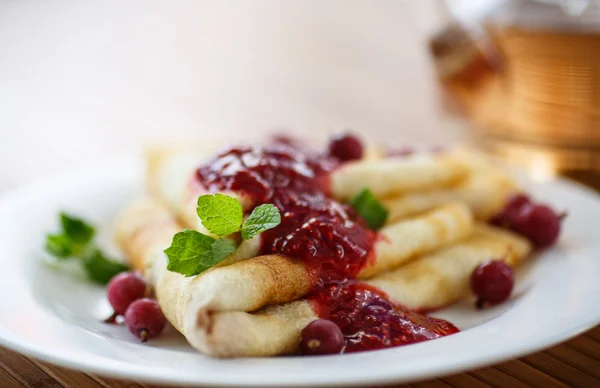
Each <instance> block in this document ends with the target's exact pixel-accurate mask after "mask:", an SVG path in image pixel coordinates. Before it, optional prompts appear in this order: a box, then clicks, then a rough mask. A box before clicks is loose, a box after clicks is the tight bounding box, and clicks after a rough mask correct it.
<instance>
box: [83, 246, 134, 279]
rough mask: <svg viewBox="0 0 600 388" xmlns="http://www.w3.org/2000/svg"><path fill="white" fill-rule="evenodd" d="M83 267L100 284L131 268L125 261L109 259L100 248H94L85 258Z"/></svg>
mask: <svg viewBox="0 0 600 388" xmlns="http://www.w3.org/2000/svg"><path fill="white" fill-rule="evenodd" d="M83 267H84V268H85V270H86V272H87V274H88V277H89V278H90V279H91V280H93V281H95V282H97V283H100V284H106V283H108V282H109V281H110V279H112V278H113V276H115V275H116V274H118V273H120V272H124V271H127V270H128V269H129V267H128V266H126V265H125V264H123V263H120V262H118V261H115V260H112V259H109V258H108V257H106V256H105V255H104V253H102V251H100V250H99V249H96V250H92V251H90V252H89V253H88V254H86V256H85V257H84V258H83Z"/></svg>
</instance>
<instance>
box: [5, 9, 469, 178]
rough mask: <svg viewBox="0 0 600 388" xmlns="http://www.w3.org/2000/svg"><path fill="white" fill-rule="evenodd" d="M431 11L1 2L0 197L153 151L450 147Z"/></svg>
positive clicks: (451, 134) (451, 136)
mask: <svg viewBox="0 0 600 388" xmlns="http://www.w3.org/2000/svg"><path fill="white" fill-rule="evenodd" d="M429 3H430V2H423V1H410V0H405V1H402V0H362V1H361V0H325V1H324V0H285V1H281V0H237V1H234V0H221V1H217V0H214V1H206V0H205V1H191V0H190V1H170V2H165V1H148V0H137V1H97V2H81V1H58V0H55V1H4V2H2V1H0V53H1V58H0V190H2V189H6V188H9V187H12V186H15V185H17V184H18V183H21V182H26V181H28V180H30V179H34V178H36V177H39V176H41V175H44V174H46V173H50V172H54V171H57V170H62V169H64V168H65V167H68V166H69V165H72V164H73V163H79V162H85V161H88V160H97V159H100V158H103V157H110V155H111V154H116V153H123V152H129V151H131V150H136V149H139V148H140V147H141V145H142V144H143V143H144V141H146V140H156V139H161V138H167V139H183V138H189V137H195V138H208V137H216V136H223V135H229V136H236V137H251V136H254V135H256V134H257V133H259V132H260V131H263V130H264V129H268V128H272V127H276V126H286V127H290V128H297V129H301V130H302V131H303V132H305V133H308V134H312V135H314V136H321V137H323V136H326V135H327V133H328V132H329V131H331V130H335V129H338V128H343V127H353V128H356V129H357V130H359V131H362V132H363V133H365V134H368V135H371V134H372V135H373V136H376V137H379V138H384V139H387V138H390V137H393V138H396V139H409V140H411V141H429V140H433V141H436V140H437V141H440V140H441V139H445V138H448V139H455V138H457V137H459V136H460V135H461V132H460V130H458V131H457V130H456V129H450V128H446V127H444V126H445V125H446V124H445V123H444V121H443V119H442V118H441V117H440V115H439V114H437V113H436V110H435V106H434V104H435V87H434V81H433V77H432V73H431V71H432V70H431V67H430V64H429V62H428V58H427V56H426V51H425V47H424V44H423V35H424V34H423V31H425V30H427V29H428V28H429V27H431V25H432V20H433V19H431V17H430V11H431V8H430V4H429Z"/></svg>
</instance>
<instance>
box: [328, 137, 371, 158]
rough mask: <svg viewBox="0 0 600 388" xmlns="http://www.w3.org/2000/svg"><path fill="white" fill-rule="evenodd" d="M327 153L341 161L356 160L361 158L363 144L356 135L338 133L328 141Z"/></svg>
mask: <svg viewBox="0 0 600 388" xmlns="http://www.w3.org/2000/svg"><path fill="white" fill-rule="evenodd" d="M329 155H330V156H333V157H334V158H337V159H339V160H341V161H343V162H347V161H349V160H357V159H360V158H362V155H363V145H362V143H361V142H360V140H359V139H358V138H357V137H356V136H353V135H349V134H344V135H338V136H335V137H334V138H333V139H331V141H330V142H329Z"/></svg>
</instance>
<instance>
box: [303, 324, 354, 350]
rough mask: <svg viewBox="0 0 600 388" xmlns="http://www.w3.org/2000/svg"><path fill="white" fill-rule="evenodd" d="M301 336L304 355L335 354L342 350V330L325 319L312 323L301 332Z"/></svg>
mask: <svg viewBox="0 0 600 388" xmlns="http://www.w3.org/2000/svg"><path fill="white" fill-rule="evenodd" d="M301 336H302V338H301V340H300V346H301V347H302V352H303V353H304V354H336V353H340V352H341V351H342V349H343V348H344V335H343V334H342V330H341V329H340V328H339V327H338V326H337V325H336V324H335V323H333V322H331V321H329V320H327V319H317V320H316V321H312V322H311V323H309V324H308V325H307V326H306V327H305V328H304V330H302V334H301Z"/></svg>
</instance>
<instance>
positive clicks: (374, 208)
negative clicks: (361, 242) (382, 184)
mask: <svg viewBox="0 0 600 388" xmlns="http://www.w3.org/2000/svg"><path fill="white" fill-rule="evenodd" d="M349 205H350V206H352V208H354V210H355V211H356V212H357V213H358V215H359V216H361V217H362V219H363V220H365V221H366V223H367V225H369V228H371V229H373V230H377V229H379V228H381V227H382V226H383V224H385V220H386V219H387V217H388V214H389V211H388V210H387V209H386V208H385V206H383V204H382V203H381V202H379V200H378V199H377V198H375V196H374V195H373V193H372V192H371V191H370V190H369V189H362V190H361V191H360V192H359V193H358V194H356V195H355V196H354V198H352V199H351V200H350V202H349Z"/></svg>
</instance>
